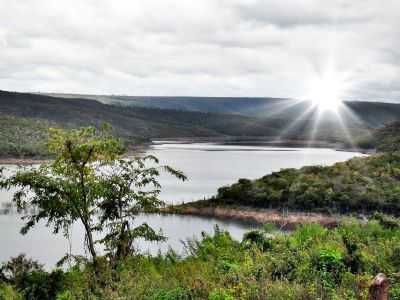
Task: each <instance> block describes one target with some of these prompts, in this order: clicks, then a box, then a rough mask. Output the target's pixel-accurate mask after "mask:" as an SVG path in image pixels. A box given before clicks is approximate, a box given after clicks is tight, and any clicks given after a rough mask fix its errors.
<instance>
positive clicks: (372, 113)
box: [0, 91, 400, 156]
mask: <svg viewBox="0 0 400 300" xmlns="http://www.w3.org/2000/svg"><path fill="white" fill-rule="evenodd" d="M60 96H62V97H60ZM73 97H77V98H73ZM91 98H94V99H91ZM0 114H1V115H3V116H12V117H14V118H24V120H25V121H26V120H31V121H38V120H39V121H45V122H50V123H52V124H54V125H55V126H61V127H80V126H88V125H94V126H99V125H100V124H102V123H104V122H107V123H110V124H111V125H112V126H113V128H114V130H115V134H116V135H118V136H119V137H122V138H123V139H124V140H125V141H127V143H128V145H134V144H137V143H143V142H149V141H150V140H152V139H157V138H199V137H202V138H210V137H213V138H215V137H218V138H221V137H222V138H227V137H229V138H233V137H235V138H239V139H252V138H261V139H264V140H267V141H283V142H285V141H289V140H290V141H292V140H294V141H297V143H299V144H300V145H301V144H306V143H307V142H308V141H310V140H315V141H324V142H329V143H336V146H337V147H343V146H347V147H352V146H353V145H355V144H358V140H360V139H361V140H362V139H364V140H365V139H366V138H368V137H369V136H370V133H371V132H373V131H374V130H375V129H376V128H380V127H382V126H383V125H384V124H386V123H388V122H391V121H395V120H399V119H400V105H398V104H390V103H371V102H346V103H345V104H344V105H343V107H342V108H341V109H340V110H339V111H338V114H335V113H333V112H325V113H324V114H323V115H321V114H320V112H319V111H318V109H317V108H316V107H312V106H311V104H310V103H309V102H299V101H294V100H290V99H273V98H201V97H197V98H196V97H130V96H97V95H65V94H63V95H58V96H57V97H55V95H51V96H50V95H43V94H29V93H15V92H6V91H0ZM338 116H340V118H338ZM25 121H24V122H25ZM42 128H43V127H42ZM3 130H5V128H3ZM18 130H20V129H18ZM43 134H44V133H43ZM3 136H4V134H3ZM22 136H23V135H21V138H20V139H19V142H20V144H23V143H24V138H22ZM4 143H8V144H9V142H8V141H7V139H6V140H5V141H3V144H4ZM12 143H14V142H12ZM28 152H29V151H27V153H28ZM4 153H5V152H4V151H3V152H2V153H0V155H2V156H4Z"/></svg>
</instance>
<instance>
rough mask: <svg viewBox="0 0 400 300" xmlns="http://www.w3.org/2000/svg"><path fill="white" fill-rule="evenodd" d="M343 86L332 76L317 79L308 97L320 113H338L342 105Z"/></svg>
mask: <svg viewBox="0 0 400 300" xmlns="http://www.w3.org/2000/svg"><path fill="white" fill-rule="evenodd" d="M342 92H343V84H342V82H341V80H339V78H338V77H335V76H332V75H330V74H328V75H326V76H323V77H319V78H316V79H315V80H314V81H313V83H312V85H311V88H310V93H309V96H308V97H307V98H308V100H310V101H311V102H312V103H313V105H314V106H315V107H317V108H318V110H320V111H333V112H336V111H337V110H338V109H339V107H340V106H341V105H342V102H343V100H342Z"/></svg>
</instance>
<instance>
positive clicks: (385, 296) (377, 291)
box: [368, 273, 390, 300]
mask: <svg viewBox="0 0 400 300" xmlns="http://www.w3.org/2000/svg"><path fill="white" fill-rule="evenodd" d="M389 285H390V283H389V280H388V279H387V277H386V276H385V275H384V274H382V273H380V274H378V275H376V276H375V278H374V281H373V282H372V284H371V286H370V287H369V297H368V300H389Z"/></svg>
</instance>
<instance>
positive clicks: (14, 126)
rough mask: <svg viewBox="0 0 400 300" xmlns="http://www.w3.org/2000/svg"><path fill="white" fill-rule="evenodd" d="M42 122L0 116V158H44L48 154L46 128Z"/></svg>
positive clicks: (44, 122) (46, 125)
mask: <svg viewBox="0 0 400 300" xmlns="http://www.w3.org/2000/svg"><path fill="white" fill-rule="evenodd" d="M50 126H54V124H51V123H50V122H47V121H44V120H34V119H27V118H21V117H14V116H7V115H1V114H0V156H1V157H44V156H46V155H47V154H48V152H47V149H46V141H47V137H48V128H49V127H50Z"/></svg>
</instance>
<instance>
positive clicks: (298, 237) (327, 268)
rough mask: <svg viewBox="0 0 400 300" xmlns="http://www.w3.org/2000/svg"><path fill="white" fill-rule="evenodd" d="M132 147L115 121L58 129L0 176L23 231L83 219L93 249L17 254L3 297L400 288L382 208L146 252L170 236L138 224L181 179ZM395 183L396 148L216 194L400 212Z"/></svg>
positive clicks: (397, 226)
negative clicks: (46, 262) (31, 158)
mask: <svg viewBox="0 0 400 300" xmlns="http://www.w3.org/2000/svg"><path fill="white" fill-rule="evenodd" d="M125 150H126V149H125V148H124V147H123V145H122V143H121V142H120V140H118V139H116V138H114V137H112V136H111V133H110V131H109V129H108V128H107V127H104V128H103V129H102V130H97V129H95V128H94V127H88V128H81V129H72V130H64V129H51V130H50V132H49V140H48V151H49V153H51V154H53V155H54V156H55V160H54V161H52V162H49V163H47V164H43V165H42V166H40V167H39V168H33V169H28V170H21V171H19V172H17V173H16V174H15V175H12V176H11V177H9V178H3V179H1V180H0V187H2V188H7V189H11V188H16V191H15V194H14V199H13V200H14V202H15V203H16V204H17V207H18V208H19V209H20V210H22V211H24V212H25V213H26V215H25V220H26V224H25V226H24V227H23V228H22V233H27V232H28V231H29V229H31V228H32V227H34V226H35V225H36V224H37V223H38V222H40V221H45V222H46V224H47V226H49V227H51V228H52V229H53V231H54V233H58V232H61V233H63V234H65V235H66V236H68V232H69V230H70V227H71V225H72V224H73V223H74V222H80V223H81V224H82V225H83V227H84V229H85V235H86V237H85V246H86V250H87V251H88V253H89V256H90V259H87V258H86V257H77V256H68V255H67V256H66V257H65V258H64V259H62V260H61V261H60V263H65V262H67V261H68V262H69V264H70V266H69V267H68V268H65V269H54V270H52V271H50V272H49V271H45V270H44V269H43V266H42V265H40V264H39V263H38V262H35V261H32V260H30V259H28V258H26V257H25V256H23V255H20V256H17V257H15V258H13V259H11V260H10V261H9V262H6V263H3V264H2V266H1V267H0V300H3V299H4V300H12V299H13V300H16V299H18V300H25V299H27V300H28V299H29V300H39V299H40V300H41V299H49V300H52V299H54V300H78V299H93V300H94V299H138V300H139V299H149V300H186V299H187V300H190V299H210V300H231V299H232V300H233V299H243V300H245V299H248V300H257V299H260V300H261V299H270V300H275V299H278V300H279V299H282V300H284V299H285V300H286V299H288V300H290V299H293V300H294V299H304V300H311V299H321V300H328V299H329V300H330V299H332V300H336V299H337V300H338V299H349V300H350V299H354V300H356V299H357V300H360V299H361V300H362V299H365V300H366V299H368V287H369V285H370V282H371V280H372V278H373V277H374V276H375V275H376V274H377V273H380V272H382V273H385V274H386V275H387V276H388V277H389V279H390V281H391V288H390V295H391V298H392V299H398V298H399V297H400V274H399V273H398V272H399V269H400V259H399V257H400V220H399V219H396V218H395V217H391V216H387V215H384V214H380V213H375V214H374V215H373V216H372V217H371V218H370V220H368V221H362V222H361V221H359V220H355V219H346V220H344V221H342V223H341V224H340V225H339V226H338V227H336V228H333V229H327V228H324V227H322V226H321V225H318V224H308V225H303V226H298V227H297V229H296V230H294V231H293V232H290V233H282V232H279V231H277V230H275V228H274V227H273V226H272V225H270V224H266V225H265V226H264V227H263V228H262V229H259V230H255V231H251V232H248V233H246V234H245V235H244V237H243V240H242V241H236V240H234V239H232V237H231V236H230V235H229V233H228V232H224V231H221V230H220V229H219V228H216V229H215V232H214V235H208V234H203V235H202V238H201V239H200V240H188V241H186V242H185V246H186V250H187V255H183V256H182V255H179V254H177V253H175V252H174V251H172V250H170V251H168V252H167V253H166V254H159V255H157V256H155V257H152V256H149V255H143V254H139V253H138V252H136V251H135V249H134V248H133V245H132V244H133V242H134V241H135V240H136V239H137V238H143V239H146V240H150V241H162V240H164V238H165V237H163V236H162V235H160V234H159V233H157V232H155V231H154V230H153V229H152V228H151V227H150V226H148V225H147V224H142V225H140V226H138V227H132V225H131V224H132V223H131V221H132V220H133V219H134V218H135V217H136V216H137V214H138V213H140V212H143V211H153V212H154V211H157V210H158V209H159V207H160V206H161V205H162V203H161V201H160V200H159V199H158V195H159V193H160V185H159V183H158V181H157V178H158V176H159V175H160V172H161V171H162V170H163V171H165V172H167V173H170V174H171V175H173V176H175V177H177V178H179V179H182V180H184V179H185V176H184V175H183V174H182V173H181V172H179V171H176V170H174V169H172V168H171V167H170V166H160V165H158V160H157V159H156V158H155V157H152V156H147V157H144V158H137V159H133V160H129V161H126V160H123V159H121V155H123V154H124V151H125ZM147 161H150V163H151V164H150V166H148V165H147ZM399 180H400V153H399V152H390V153H386V154H381V155H376V156H371V157H367V158H355V159H352V160H350V161H347V162H345V163H338V164H336V165H334V166H332V167H305V168H302V169H300V170H293V169H288V170H283V171H281V172H277V173H274V174H272V175H268V176H265V177H263V178H261V179H259V180H255V181H250V180H246V179H241V180H239V182H238V183H237V184H234V185H233V186H231V187H225V188H221V189H220V190H219V195H218V198H216V199H213V200H211V201H214V202H221V203H230V202H234V203H236V204H237V203H239V204H244V205H251V206H263V207H280V206H287V207H293V208H299V209H300V208H301V209H303V210H304V209H308V210H320V209H327V208H328V209H332V210H338V211H346V212H347V211H354V210H361V211H363V210H364V211H367V212H372V211H374V210H381V211H390V212H398V211H399V207H398V199H399V197H398V196H399V195H400V193H399V192H400V188H399V182H398V181H399ZM25 208H30V209H26V210H25ZM95 233H97V234H95ZM98 246H101V247H102V249H103V250H104V251H103V252H100V251H99V250H98Z"/></svg>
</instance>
